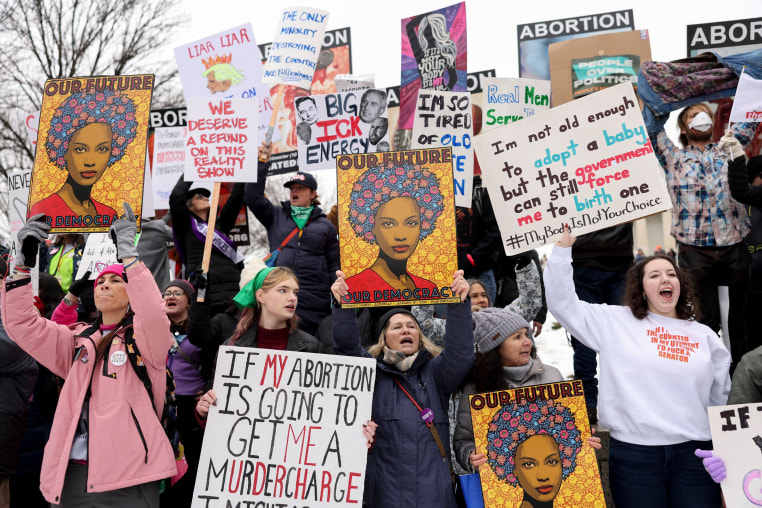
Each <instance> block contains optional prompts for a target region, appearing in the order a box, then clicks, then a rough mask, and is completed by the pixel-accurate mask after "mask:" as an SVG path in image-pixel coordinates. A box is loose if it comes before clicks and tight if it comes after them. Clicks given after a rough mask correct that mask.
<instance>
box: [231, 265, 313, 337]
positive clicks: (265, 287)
mask: <svg viewBox="0 0 762 508" xmlns="http://www.w3.org/2000/svg"><path fill="white" fill-rule="evenodd" d="M288 279H294V281H296V283H297V285H298V284H299V281H298V280H297V278H296V274H295V273H294V271H293V270H291V268H286V267H285V266H279V267H277V268H275V269H273V271H271V272H270V273H268V274H267V277H265V280H264V281H262V287H261V288H259V289H261V290H262V291H264V292H265V293H266V292H268V291H270V290H271V289H273V288H274V287H275V286H277V285H278V284H280V283H281V282H283V281H285V280H288ZM261 317H262V306H261V305H257V306H256V307H246V308H245V309H243V311H241V317H240V318H239V319H238V324H237V325H236V327H235V332H233V335H232V336H231V337H230V340H229V341H228V342H229V344H228V345H230V346H234V345H235V343H236V341H237V340H238V339H239V338H241V335H243V334H244V333H245V332H246V330H248V329H249V328H251V327H252V326H257V325H258V324H259V320H260V318H261ZM286 323H287V324H288V331H289V333H291V332H293V331H294V329H295V328H296V316H294V317H293V318H291V319H289V320H287V321H286Z"/></svg>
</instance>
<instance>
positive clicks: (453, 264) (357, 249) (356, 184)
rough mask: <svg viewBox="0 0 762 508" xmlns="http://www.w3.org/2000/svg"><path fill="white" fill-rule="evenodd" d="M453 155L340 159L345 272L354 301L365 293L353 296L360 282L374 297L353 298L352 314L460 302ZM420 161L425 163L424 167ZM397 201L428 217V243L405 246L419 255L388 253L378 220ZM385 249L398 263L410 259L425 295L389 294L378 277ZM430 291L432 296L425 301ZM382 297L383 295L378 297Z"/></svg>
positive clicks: (423, 230)
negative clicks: (453, 288) (455, 283)
mask: <svg viewBox="0 0 762 508" xmlns="http://www.w3.org/2000/svg"><path fill="white" fill-rule="evenodd" d="M450 153H451V152H450V149H449V148H436V149H427V150H411V151H403V152H384V153H378V154H357V155H345V156H339V157H337V160H336V163H337V174H338V183H337V194H338V210H339V243H340V245H341V267H342V271H343V272H344V273H345V275H346V278H347V284H348V285H349V290H350V293H357V292H359V291H357V287H354V288H353V286H354V285H355V283H356V281H358V279H353V277H354V276H358V275H359V276H360V277H362V278H363V279H364V284H363V285H362V286H361V287H362V288H364V289H367V290H368V291H366V292H367V293H369V295H366V296H369V298H368V299H363V298H359V297H358V298H353V299H352V300H351V301H345V302H343V305H344V306H346V307H350V308H351V307H374V306H384V305H388V306H391V305H401V304H402V305H415V304H425V303H446V302H448V301H457V297H454V298H453V297H452V295H451V294H449V293H448V291H449V286H450V284H451V283H452V274H453V273H454V272H455V271H456V270H457V268H458V261H457V250H456V237H455V198H454V192H453V183H452V161H451V155H450ZM416 157H417V158H416ZM404 161H407V162H404ZM420 161H425V162H422V163H417V162H420ZM432 161H434V162H432ZM395 198H412V199H413V200H415V201H412V200H409V201H408V202H409V203H414V205H413V207H414V209H415V210H417V211H419V212H420V221H419V224H418V225H417V227H418V228H419V229H420V236H419V237H417V238H415V239H410V238H408V239H406V240H405V243H406V244H407V245H408V246H409V250H412V251H413V252H412V253H406V252H405V253H401V254H399V255H396V256H395V254H394V252H393V250H391V249H394V248H397V249H400V248H401V249H404V248H405V247H404V246H403V247H395V246H393V245H392V246H389V245H386V241H385V240H384V239H381V238H376V233H379V230H378V229H375V227H374V226H375V222H374V221H375V214H376V213H378V212H379V211H380V210H382V206H385V205H386V203H389V202H390V201H391V200H393V199H395ZM387 210H388V208H387ZM385 215H388V214H386V213H385ZM415 215H416V216H417V214H415ZM413 227H416V226H413ZM374 231H375V232H376V233H374ZM391 241H392V242H393V241H394V239H392V240H391ZM415 242H417V243H415ZM383 245H386V246H385V247H384V248H385V249H388V250H389V252H391V257H394V258H395V259H397V258H405V256H408V257H406V258H405V259H404V260H405V262H406V268H407V272H408V273H409V274H411V275H413V276H414V281H415V282H416V288H418V289H420V292H419V293H417V294H410V295H409V297H407V298H405V297H404V296H403V295H400V296H399V297H397V298H395V297H394V295H393V294H389V293H384V292H383V291H384V290H387V291H389V290H391V288H390V287H389V286H388V285H387V283H386V282H385V279H383V278H382V277H380V276H376V275H374V274H373V273H370V272H371V271H372V270H370V268H371V266H373V265H374V263H376V261H377V260H379V259H380V253H381V249H382V246H383ZM366 275H367V277H366ZM416 279H417V280H416ZM371 287H372V290H370V288H371ZM421 288H423V289H421ZM444 288H448V289H444ZM424 289H425V290H426V291H428V292H427V293H424ZM376 291H380V294H375V293H376Z"/></svg>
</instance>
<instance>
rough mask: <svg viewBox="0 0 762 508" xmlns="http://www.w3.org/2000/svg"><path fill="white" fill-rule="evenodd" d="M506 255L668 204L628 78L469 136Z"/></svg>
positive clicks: (665, 191) (669, 203) (657, 166)
mask: <svg viewBox="0 0 762 508" xmlns="http://www.w3.org/2000/svg"><path fill="white" fill-rule="evenodd" d="M474 148H475V149H476V153H477V155H478V156H479V160H480V161H481V164H482V174H483V177H484V182H485V187H487V189H488V191H489V195H490V198H491V200H492V206H493V208H494V210H495V215H496V216H497V221H498V226H499V227H500V234H501V236H502V238H503V242H504V243H505V252H506V254H509V255H511V254H516V253H519V252H524V251H526V250H529V249H533V248H535V247H539V246H541V245H546V244H549V243H552V242H555V241H557V240H558V239H559V238H560V237H561V236H562V234H563V230H564V224H568V225H569V227H570V228H571V230H572V234H574V235H577V236H579V235H582V234H585V233H589V232H591V231H596V230H599V229H603V228H605V227H608V226H613V225H616V224H621V223H624V222H628V221H631V220H634V219H638V218H640V217H645V216H648V215H651V214H654V213H658V212H662V211H664V210H669V209H671V208H672V203H671V201H670V198H669V194H668V192H667V186H666V183H665V181H664V174H663V170H662V169H661V166H660V164H659V162H658V161H657V159H656V157H655V155H654V153H653V147H652V146H651V142H650V141H649V138H648V134H647V133H646V129H645V126H644V125H643V119H642V117H641V114H640V109H639V108H638V102H637V98H636V97H635V93H634V92H633V90H632V85H630V84H629V83H622V84H620V85H617V86H615V87H612V88H608V89H606V90H602V91H600V92H596V93H594V94H591V95H588V96H587V97H583V98H581V99H577V100H575V101H573V102H570V103H568V104H565V105H563V106H560V107H558V108H553V109H551V110H549V111H546V112H543V113H539V114H537V115H534V116H531V117H529V118H525V119H524V120H522V121H520V122H516V123H512V124H509V125H505V126H503V127H500V128H498V129H493V130H491V131H489V132H486V133H483V134H481V135H479V136H477V137H476V139H475V140H474Z"/></svg>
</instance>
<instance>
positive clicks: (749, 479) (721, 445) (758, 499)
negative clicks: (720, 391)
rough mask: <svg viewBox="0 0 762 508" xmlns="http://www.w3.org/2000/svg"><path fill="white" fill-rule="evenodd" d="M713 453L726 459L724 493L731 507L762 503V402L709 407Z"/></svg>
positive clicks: (728, 506)
mask: <svg viewBox="0 0 762 508" xmlns="http://www.w3.org/2000/svg"><path fill="white" fill-rule="evenodd" d="M707 412H708V413H709V427H710V428H711V430H712V445H713V447H714V450H713V452H712V454H713V455H716V456H717V457H720V458H721V459H722V460H723V462H724V463H725V470H726V471H727V476H726V477H725V479H724V480H722V483H721V485H722V495H723V497H724V498H725V505H726V506H727V508H741V507H744V508H746V507H749V508H751V507H754V506H760V505H762V466H760V461H759V454H760V451H762V438H760V434H762V413H760V412H762V404H758V403H750V404H731V405H728V406H713V407H708V408H707Z"/></svg>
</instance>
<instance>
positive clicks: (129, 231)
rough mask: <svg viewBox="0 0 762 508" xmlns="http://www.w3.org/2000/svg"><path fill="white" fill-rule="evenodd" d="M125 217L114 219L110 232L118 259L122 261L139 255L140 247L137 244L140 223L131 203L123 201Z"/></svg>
mask: <svg viewBox="0 0 762 508" xmlns="http://www.w3.org/2000/svg"><path fill="white" fill-rule="evenodd" d="M122 206H124V218H123V219H118V220H116V221H114V223H113V224H112V225H111V228H109V230H108V232H109V235H110V236H111V241H112V242H114V246H115V247H116V259H117V261H119V262H120V263H121V262H122V260H123V259H124V258H136V257H138V247H137V246H136V245H135V236H136V235H137V233H138V223H137V222H136V221H135V214H134V213H133V212H132V207H130V205H129V203H126V202H125V203H123V204H122Z"/></svg>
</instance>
